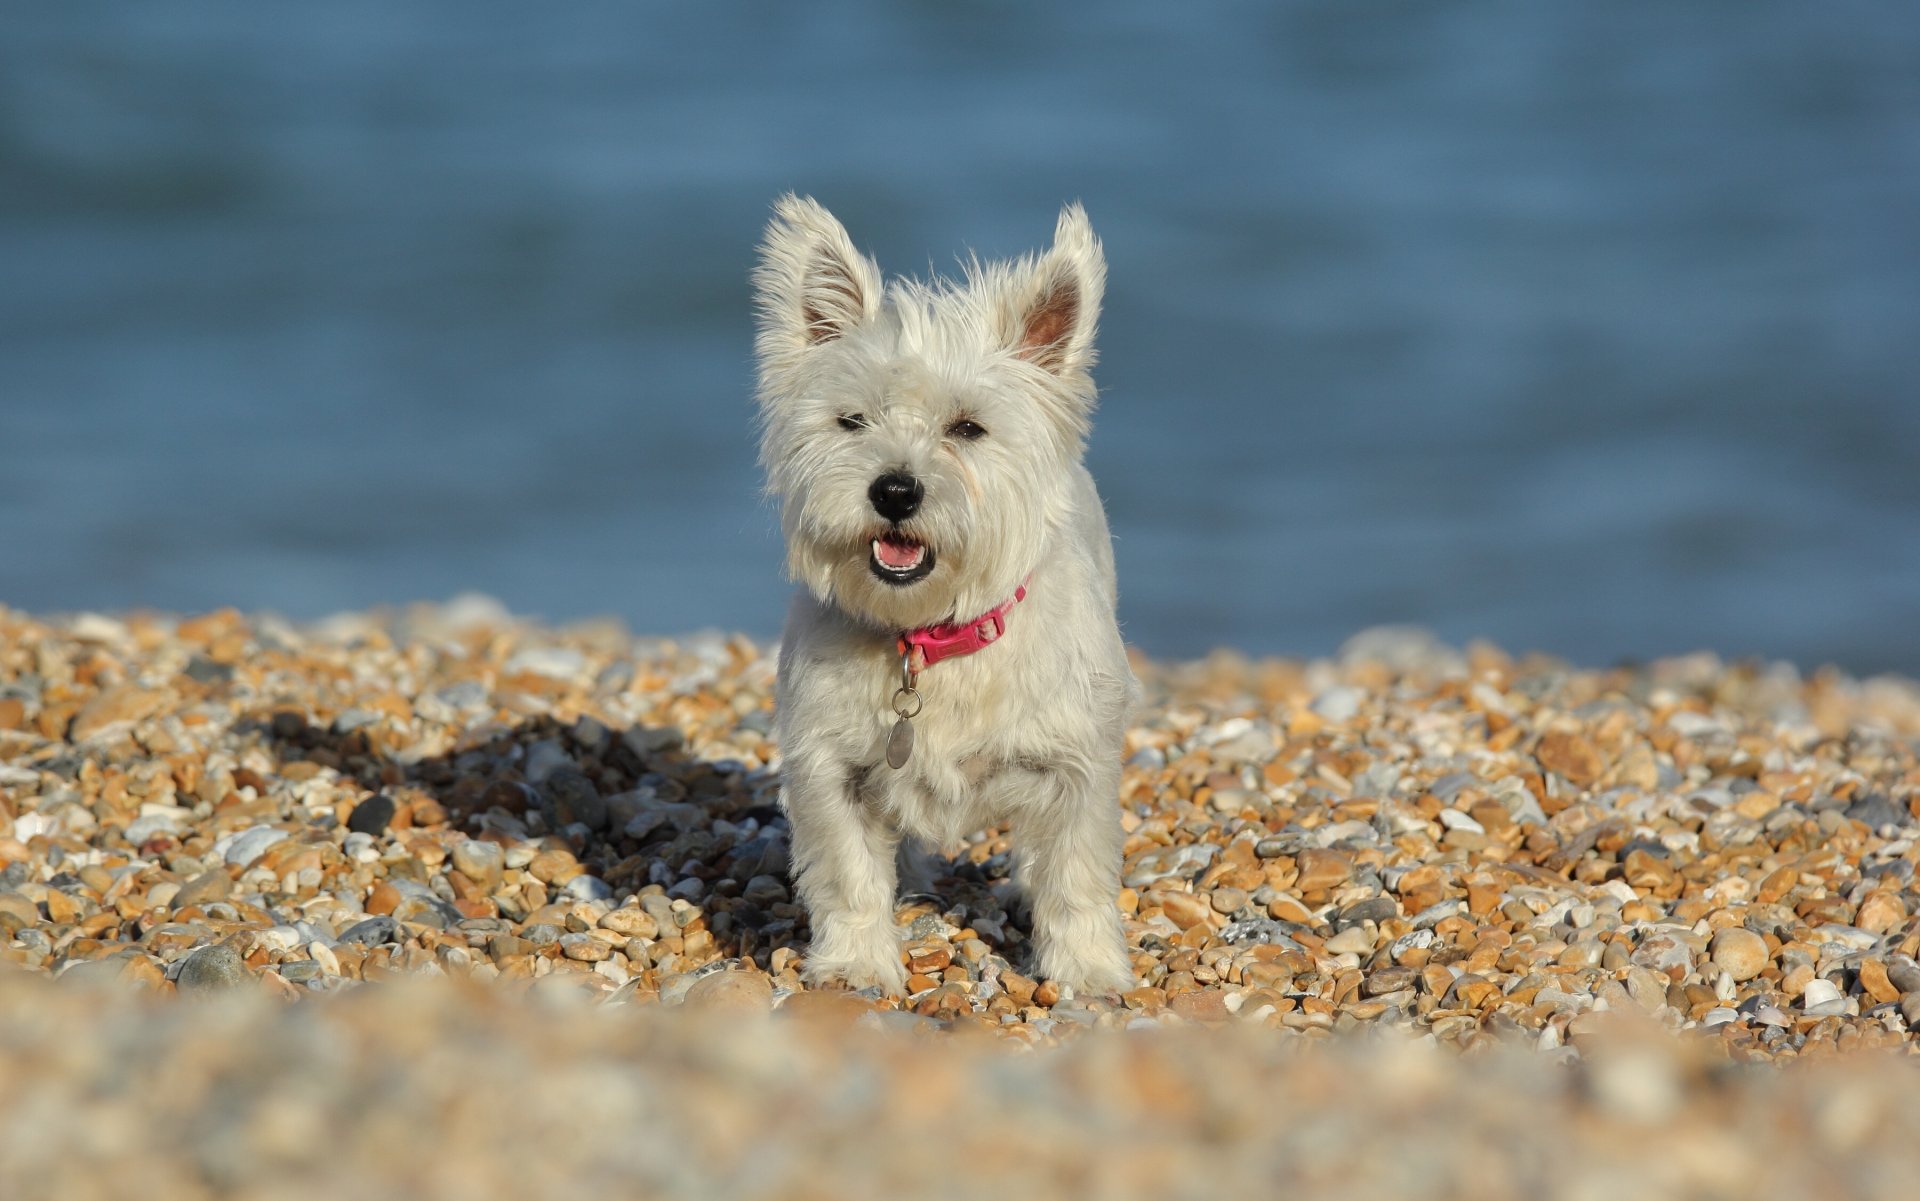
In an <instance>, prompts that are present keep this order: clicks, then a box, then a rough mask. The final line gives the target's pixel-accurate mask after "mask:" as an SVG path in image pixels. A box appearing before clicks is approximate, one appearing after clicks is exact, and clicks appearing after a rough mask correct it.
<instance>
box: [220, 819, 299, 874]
mask: <svg viewBox="0 0 1920 1201" xmlns="http://www.w3.org/2000/svg"><path fill="white" fill-rule="evenodd" d="M287 838H288V834H287V832H286V831H285V830H281V829H278V828H276V827H273V826H254V827H253V828H252V829H249V830H246V831H244V832H242V833H241V834H239V835H237V836H235V838H234V840H233V841H232V842H230V843H228V844H227V854H226V860H227V862H228V863H230V864H232V865H233V866H235V867H249V866H251V865H252V864H253V861H254V860H256V859H258V858H260V856H262V855H264V854H266V853H267V849H268V848H269V847H272V846H274V845H275V844H277V843H282V842H285V841H286V840H287Z"/></svg>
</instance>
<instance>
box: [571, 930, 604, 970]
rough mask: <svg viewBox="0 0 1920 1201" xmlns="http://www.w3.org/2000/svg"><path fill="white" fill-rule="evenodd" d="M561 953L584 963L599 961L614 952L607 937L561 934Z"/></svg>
mask: <svg viewBox="0 0 1920 1201" xmlns="http://www.w3.org/2000/svg"><path fill="white" fill-rule="evenodd" d="M560 953H561V954H562V955H565V956H566V957H567V958H568V959H577V960H580V961H581V962H583V963H599V962H600V961H601V960H603V959H606V958H608V957H610V956H611V955H612V954H613V946H612V944H610V943H608V942H607V940H606V939H604V938H596V937H595V936H593V935H591V934H563V935H561V936H560Z"/></svg>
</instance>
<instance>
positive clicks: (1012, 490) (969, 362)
mask: <svg viewBox="0 0 1920 1201" xmlns="http://www.w3.org/2000/svg"><path fill="white" fill-rule="evenodd" d="M1105 282H1106V262H1105V259H1104V258H1103V257H1102V255H1101V251H1100V243H1099V241H1098V240H1097V239H1096V238H1095V237H1094V236H1093V230H1092V228H1091V227H1090V226H1089V225H1088V224H1087V216H1086V213H1085V212H1083V211H1082V210H1081V208H1080V206H1079V205H1077V204H1076V205H1070V206H1068V207H1067V208H1066V209H1064V210H1063V211H1062V212H1061V214H1060V221H1059V224H1058V226H1057V227H1056V228H1055V230H1054V235H1053V247H1052V249H1050V250H1048V251H1047V252H1046V253H1045V254H1042V255H1039V256H1037V257H1029V258H1025V259H1022V260H1020V261H1018V262H1013V263H994V264H981V263H979V262H977V261H976V262H971V263H969V265H968V266H967V268H966V270H965V275H964V278H963V279H961V280H959V281H948V280H940V279H935V280H933V281H931V282H926V283H922V282H919V281H917V280H896V281H895V282H894V283H893V284H892V285H891V286H890V287H883V285H882V283H881V278H880V269H879V267H878V266H876V265H875V264H874V262H873V261H872V260H870V259H868V258H866V257H865V256H864V255H862V254H861V253H860V252H859V251H857V250H856V249H854V245H853V242H852V240H851V239H850V238H849V237H848V236H847V231H846V230H845V229H844V228H842V227H841V225H840V223H839V222H838V221H836V220H835V219H834V218H833V216H832V215H831V214H830V213H828V212H827V210H826V209H824V208H822V207H821V206H820V205H819V204H817V203H815V202H814V201H812V200H810V199H801V198H798V197H794V196H787V197H785V198H783V199H782V200H780V201H779V202H778V204H777V205H776V206H775V216H774V219H773V221H772V223H771V224H770V225H769V226H768V228H767V235H766V240H765V242H764V243H763V244H762V246H761V251H760V263H759V266H758V268H757V270H756V271H755V273H754V283H755V287H756V290H757V293H758V306H759V333H758V337H757V340H756V351H757V354H758V360H759V404H760V416H761V420H762V436H761V444H760V446H761V450H760V454H761V461H762V464H763V465H764V466H765V468H766V471H767V477H768V485H769V490H770V491H771V492H772V493H773V494H774V495H776V496H778V497H779V498H780V501H781V504H782V515H781V526H782V529H783V530H784V532H785V535H786V545H787V570H788V572H789V574H790V575H792V577H793V578H794V580H795V581H796V582H797V583H798V584H799V585H800V587H799V588H797V589H796V592H795V597H794V601H793V606H792V609H791V611H790V612H789V614H788V617H787V624H786V631H785V634H784V635H783V637H782V641H781V647H780V676H779V684H778V688H777V690H776V700H777V711H776V724H777V728H778V734H779V739H780V746H781V749H782V752H783V755H784V758H785V767H784V775H785V781H784V782H785V789H784V793H785V804H786V809H787V813H788V816H789V818H790V819H791V822H792V827H793V862H794V865H795V867H796V868H797V869H798V882H799V891H800V896H801V899H802V900H803V901H804V902H805V903H806V906H807V910H808V913H809V914H810V916H811V918H812V923H813V944H812V947H811V950H810V952H809V954H808V956H807V965H806V977H807V979H808V980H809V981H811V982H815V983H822V982H827V981H845V982H846V983H847V984H849V985H851V986H853V987H856V988H860V987H867V986H871V985H879V986H880V987H882V988H884V989H886V990H888V991H890V992H893V993H898V992H900V991H902V990H903V988H904V986H905V983H906V973H905V970H904V969H903V967H902V965H901V955H900V942H899V937H900V936H899V932H898V930H897V928H896V927H895V925H894V922H893V909H894V900H895V896H894V890H895V886H896V880H897V867H896V851H897V850H898V848H899V847H900V845H901V841H902V839H903V838H910V839H913V840H917V841H919V842H923V843H926V844H931V845H934V846H952V845H954V844H956V843H957V842H958V841H959V839H960V838H961V836H963V835H965V834H967V833H968V832H970V831H974V830H978V829H981V828H983V827H985V826H988V825H991V824H994V823H996V822H1000V821H1011V822H1012V824H1013V828H1014V840H1015V843H1016V846H1017V848H1018V850H1017V868H1016V878H1017V880H1018V881H1019V883H1020V885H1021V886H1022V888H1023V889H1024V890H1025V892H1026V895H1027V898H1028V900H1029V902H1030V905H1031V910H1032V914H1033V933H1034V943H1035V958H1034V962H1033V964H1032V968H1033V970H1035V971H1037V972H1038V973H1040V974H1041V975H1042V976H1044V977H1047V978H1051V979H1053V980H1055V981H1057V982H1059V983H1061V984H1066V985H1071V986H1072V987H1074V988H1076V989H1079V990H1082V991H1095V992H1113V991H1118V990H1121V989H1125V988H1129V987H1132V984H1133V971H1132V967H1131V965H1130V963H1129V961H1128V958H1127V949H1126V943H1125V940H1124V939H1123V938H1122V936H1121V929H1120V917H1119V912H1118V909H1117V907H1116V905H1115V898H1116V896H1117V895H1118V892H1119V888H1120V878H1119V877H1120V847H1121V841H1122V839H1121V832H1120V812H1119V780H1120V759H1121V749H1122V747H1121V744H1122V738H1123V734H1124V730H1125V725H1126V718H1127V712H1128V709H1129V705H1130V703H1131V700H1132V695H1133V690H1134V681H1133V675H1132V672H1131V671H1130V669H1129V668H1128V665H1127V657H1126V650H1125V648H1124V646H1123V644H1122V642H1121V639H1120V629H1119V626H1118V624H1117V623H1116V621H1115V619H1114V604H1115V585H1114V568H1113V548H1112V545H1111V539H1110V537H1109V535H1108V533H1107V522H1106V516H1105V514H1104V513H1103V512H1102V510H1101V507H1100V497H1099V494H1098V493H1097V492H1096V491H1095V490H1094V484H1093V477H1092V476H1091V475H1089V474H1088V473H1087V469H1086V467H1085V466H1084V465H1083V463H1082V457H1083V451H1084V447H1085V443H1086V437H1087V431H1088V427H1089V421H1090V417H1091V414H1092V411H1093V405H1094V385H1093V378H1092V376H1091V374H1090V369H1091V368H1092V366H1093V362H1094V345H1093V339H1094V326H1095V324H1096V323H1097V321H1098V318H1099V313H1100V298H1101V292H1102V290H1103V288H1104V286H1105Z"/></svg>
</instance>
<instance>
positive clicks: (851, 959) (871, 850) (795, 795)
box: [785, 760, 907, 994]
mask: <svg viewBox="0 0 1920 1201" xmlns="http://www.w3.org/2000/svg"><path fill="white" fill-rule="evenodd" d="M864 779H865V773H864V771H862V770H860V769H848V768H844V767H836V766H824V765H813V766H809V765H806V764H796V763H794V762H793V761H791V760H789V761H788V764H787V768H786V781H785V787H786V793H785V797H786V807H787V816H788V819H789V820H790V821H791V823H792V826H793V862H794V864H795V867H796V869H797V882H798V885H799V890H800V899H801V900H802V901H803V902H804V903H805V904H806V907H807V914H808V917H809V918H810V920H811V922H812V926H813V943H812V945H811V946H810V947H809V948H808V951H807V966H806V970H805V972H804V976H805V979H806V981H807V983H809V984H825V983H829V982H831V981H845V982H846V983H847V984H848V985H850V986H851V987H854V988H866V987H869V986H871V985H875V984H877V985H879V986H880V987H881V988H884V989H886V990H887V991H888V992H889V993H895V994H898V993H901V992H904V991H905V989H906V983H907V973H906V969H905V967H904V966H902V964H901V962H900V937H899V934H898V933H897V932H896V931H895V929H894V924H893V900H894V852H895V850H896V848H897V847H898V846H899V843H900V835H899V833H898V832H897V831H895V830H894V829H893V828H892V827H891V826H890V825H889V824H888V823H887V822H886V821H885V819H883V818H882V817H881V816H880V815H879V814H878V813H877V812H875V811H874V808H873V807H872V806H871V805H869V804H868V803H867V802H866V800H865V799H864V798H863V797H862V796H861V795H860V794H861V785H862V783H863V781H864Z"/></svg>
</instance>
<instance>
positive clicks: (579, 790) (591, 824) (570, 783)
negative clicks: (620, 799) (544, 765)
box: [539, 767, 607, 831]
mask: <svg viewBox="0 0 1920 1201" xmlns="http://www.w3.org/2000/svg"><path fill="white" fill-rule="evenodd" d="M539 791H540V813H541V816H543V817H545V818H546V819H547V827H548V828H549V829H552V830H562V829H565V828H566V827H568V826H570V825H573V824H574V823H575V822H578V823H579V824H581V825H583V826H585V827H586V828H587V829H589V830H593V831H600V830H604V829H606V828H607V802H606V800H605V799H604V798H603V797H601V795H600V790H599V789H598V788H596V787H594V783H593V781H592V780H590V779H588V778H587V775H586V773H585V772H583V771H581V770H579V769H578V768H574V767H561V768H556V769H555V770H554V771H553V772H551V773H550V774H549V775H548V776H547V778H546V779H545V780H543V781H541V783H540V789H539Z"/></svg>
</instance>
